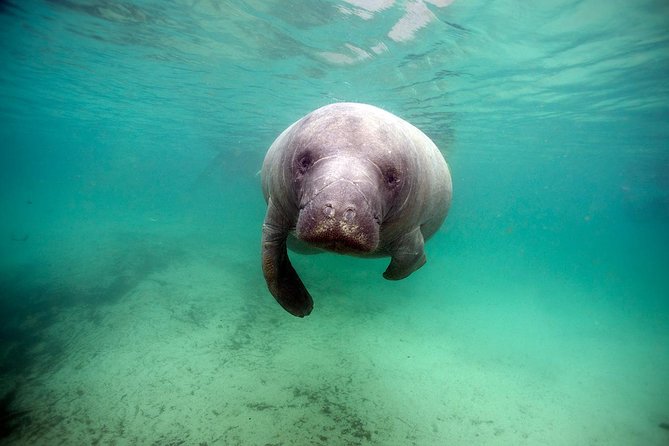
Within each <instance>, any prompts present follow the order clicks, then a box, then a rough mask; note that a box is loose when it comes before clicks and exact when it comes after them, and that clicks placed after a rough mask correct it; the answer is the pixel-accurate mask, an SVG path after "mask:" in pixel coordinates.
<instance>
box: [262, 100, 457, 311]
mask: <svg viewBox="0 0 669 446" xmlns="http://www.w3.org/2000/svg"><path fill="white" fill-rule="evenodd" d="M261 175H262V190H263V194H264V196H265V201H266V202H267V213H266V216H265V221H264V223H263V226H262V270H263V274H264V276H265V280H266V282H267V287H268V288H269V291H270V293H271V294H272V295H273V296H274V298H275V299H276V300H277V301H278V302H279V304H281V306H282V307H283V308H284V309H285V310H286V311H288V312H289V313H291V314H293V315H295V316H299V317H304V316H306V315H308V314H309V313H311V310H312V308H313V300H312V298H311V295H310V294H309V292H308V291H307V289H306V288H305V286H304V284H303V283H302V280H301V279H300V277H299V276H298V274H297V272H296V271H295V269H294V268H293V265H292V264H291V262H290V259H289V257H288V251H287V248H290V249H291V250H293V251H296V252H300V253H315V252H323V251H331V252H335V253H339V254H346V255H353V256H359V257H390V259H391V260H390V264H389V265H388V268H387V269H386V270H385V272H384V273H383V277H385V278H386V279H389V280H400V279H403V278H405V277H407V276H409V275H410V274H411V273H413V272H414V271H416V270H417V269H418V268H420V267H421V266H423V265H424V264H425V261H426V259H425V252H424V250H423V247H424V243H425V241H426V240H428V239H429V238H430V237H431V236H432V235H433V234H434V233H435V232H436V231H437V230H438V229H439V227H440V226H441V224H442V223H443V221H444V219H445V218H446V214H447V213H448V208H449V206H450V203H451V195H452V183H451V175H450V171H449V168H448V165H447V164H446V161H445V159H444V157H443V155H442V154H441V152H440V151H439V149H437V146H436V145H435V144H434V143H433V142H432V141H431V140H430V138H428V137H427V136H426V135H425V134H424V133H423V132H421V131H420V130H419V129H418V128H416V127H414V126H413V125H411V124H410V123H408V122H407V121H404V120H403V119H401V118H399V117H397V116H395V115H393V114H391V113H389V112H387V111H385V110H382V109H380V108H377V107H375V106H372V105H368V104H359V103H335V104H330V105H326V106H324V107H321V108H319V109H317V110H314V111H313V112H311V113H309V114H307V115H306V116H304V117H303V118H301V119H300V120H298V121H296V122H295V123H293V124H292V125H291V126H290V127H288V128H287V129H286V130H284V131H283V132H282V133H281V134H280V135H279V136H278V137H277V138H276V140H275V141H274V142H273V143H272V145H271V146H270V148H269V150H268V151H267V154H266V156H265V160H264V162H263V166H262V170H261Z"/></svg>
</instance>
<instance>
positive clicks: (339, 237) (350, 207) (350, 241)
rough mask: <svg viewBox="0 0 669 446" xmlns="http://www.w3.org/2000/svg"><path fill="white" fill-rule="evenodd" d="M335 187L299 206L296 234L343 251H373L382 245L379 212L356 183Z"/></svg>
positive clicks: (300, 237) (319, 246) (306, 239)
mask: <svg viewBox="0 0 669 446" xmlns="http://www.w3.org/2000/svg"><path fill="white" fill-rule="evenodd" d="M332 189H333V190H332V191H325V192H322V193H319V194H318V195H317V196H316V197H314V198H313V199H312V200H311V201H309V202H308V203H307V204H306V205H305V206H303V207H302V209H300V214H299V217H298V219H297V224H296V228H295V229H296V235H297V238H298V239H300V240H302V241H304V242H307V243H309V244H310V245H313V246H315V247H318V248H321V249H325V250H328V251H333V252H337V253H340V254H366V253H371V252H374V251H375V250H376V249H377V247H378V245H379V231H380V218H379V216H378V214H376V213H375V212H374V211H373V210H372V209H371V206H370V204H369V202H368V200H367V199H366V198H365V197H364V195H363V194H362V193H361V192H360V190H359V189H358V188H357V187H355V186H354V185H353V186H351V185H347V184H341V185H338V186H337V187H336V188H332ZM331 192H336V193H331Z"/></svg>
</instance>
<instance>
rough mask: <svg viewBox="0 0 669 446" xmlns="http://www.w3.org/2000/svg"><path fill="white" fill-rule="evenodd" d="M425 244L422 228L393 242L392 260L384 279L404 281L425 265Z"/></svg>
mask: <svg viewBox="0 0 669 446" xmlns="http://www.w3.org/2000/svg"><path fill="white" fill-rule="evenodd" d="M424 244H425V240H424V239H423V233H422V232H421V231H420V227H416V228H415V229H414V230H413V231H410V232H407V233H406V234H404V235H403V236H402V237H400V238H398V239H397V240H396V241H395V242H393V244H392V246H391V248H390V255H391V257H392V258H391V260H390V265H388V268H387V269H386V271H385V272H384V273H383V277H384V278H386V279H388V280H400V279H404V278H406V277H408V276H409V275H411V273H413V272H414V271H416V270H417V269H418V268H420V267H421V266H423V265H425V262H426V258H425V250H424Z"/></svg>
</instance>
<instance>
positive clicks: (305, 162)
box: [297, 152, 314, 174]
mask: <svg viewBox="0 0 669 446" xmlns="http://www.w3.org/2000/svg"><path fill="white" fill-rule="evenodd" d="M312 164H314V161H313V159H312V157H311V153H309V152H304V153H303V154H302V155H300V157H299V158H298V159H297V171H298V172H299V173H300V174H305V173H306V172H307V170H309V168H310V167H311V165H312Z"/></svg>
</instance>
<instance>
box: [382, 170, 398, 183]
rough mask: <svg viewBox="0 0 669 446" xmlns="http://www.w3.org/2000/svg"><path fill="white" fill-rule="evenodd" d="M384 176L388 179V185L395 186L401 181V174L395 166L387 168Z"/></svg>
mask: <svg viewBox="0 0 669 446" xmlns="http://www.w3.org/2000/svg"><path fill="white" fill-rule="evenodd" d="M384 177H385V180H386V185H387V186H388V187H395V186H397V185H398V184H399V183H400V174H399V172H398V171H397V169H395V168H394V167H391V168H389V169H388V170H386V173H385V174H384Z"/></svg>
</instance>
